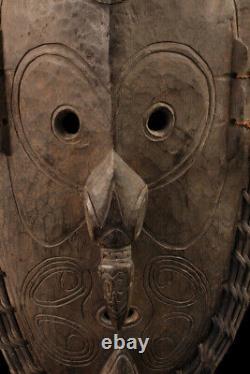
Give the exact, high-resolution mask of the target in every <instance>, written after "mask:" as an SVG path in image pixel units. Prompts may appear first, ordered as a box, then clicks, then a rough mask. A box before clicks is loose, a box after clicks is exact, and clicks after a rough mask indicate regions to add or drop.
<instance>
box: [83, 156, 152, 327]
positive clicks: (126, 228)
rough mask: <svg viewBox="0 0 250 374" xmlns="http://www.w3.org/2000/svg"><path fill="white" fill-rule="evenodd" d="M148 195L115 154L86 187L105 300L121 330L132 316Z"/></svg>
mask: <svg viewBox="0 0 250 374" xmlns="http://www.w3.org/2000/svg"><path fill="white" fill-rule="evenodd" d="M147 194H148V189H147V186H146V184H145V183H144V182H143V180H142V179H141V178H140V177H139V176H138V175H137V174H136V173H135V172H134V171H133V170H132V169H131V168H130V167H129V166H128V165H127V164H126V163H125V162H124V161H123V160H122V159H121V158H120V157H119V156H118V155H117V154H116V153H115V152H114V151H112V152H111V153H110V154H109V155H108V156H107V157H106V158H105V160H104V161H103V162H102V163H101V164H100V165H99V166H98V167H96V168H95V170H94V171H93V172H92V174H91V175H90V177H89V178H88V181H87V183H86V186H85V210H86V221H87V225H88V230H89V233H90V236H91V238H92V240H94V241H96V242H97V243H98V244H99V246H100V247H101V263H100V265H99V275H100V278H101V280H102V285H103V292H104V300H105V302H106V308H107V313H108V315H109V317H110V320H111V322H112V324H113V326H114V327H115V328H116V329H118V330H119V329H120V328H121V327H122V326H123V324H124V321H125V320H126V317H127V316H128V313H129V306H130V299H131V291H132V287H133V276H134V264H133V261H132V255H131V243H132V242H133V241H134V240H135V239H136V238H137V237H138V236H139V234H140V232H141V229H142V225H143V221H144V215H145V211H146V205H147Z"/></svg>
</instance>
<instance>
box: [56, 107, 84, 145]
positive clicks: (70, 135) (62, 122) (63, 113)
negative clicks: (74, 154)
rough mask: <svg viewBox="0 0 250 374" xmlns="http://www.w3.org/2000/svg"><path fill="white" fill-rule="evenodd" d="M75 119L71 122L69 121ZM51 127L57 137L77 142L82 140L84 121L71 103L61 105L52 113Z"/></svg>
mask: <svg viewBox="0 0 250 374" xmlns="http://www.w3.org/2000/svg"><path fill="white" fill-rule="evenodd" d="M70 120H71V121H73V122H72V123H71V124H70V123H69V122H68V121H70ZM51 129H52V132H53V134H54V135H55V137H56V138H57V139H59V140H60V141H62V142H64V143H71V144H75V143H78V142H79V141H80V134H81V130H82V123H81V119H80V115H79V114H78V112H77V110H76V109H75V108H73V107H72V106H69V105H61V106H59V107H58V108H56V110H55V111H54V112H53V113H52V116H51Z"/></svg>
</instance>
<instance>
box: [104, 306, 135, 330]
mask: <svg viewBox="0 0 250 374" xmlns="http://www.w3.org/2000/svg"><path fill="white" fill-rule="evenodd" d="M97 319H98V320H99V322H100V323H101V324H102V325H104V326H105V327H109V328H110V327H112V321H111V318H110V316H109V313H108V311H107V309H106V308H105V307H103V308H101V309H100V310H99V312H98V313H97ZM140 319H141V317H140V314H139V312H138V310H137V309H136V308H133V307H131V308H129V311H128V315H127V318H126V320H125V322H124V326H130V325H134V324H135V323H137V322H138V321H139V320H140Z"/></svg>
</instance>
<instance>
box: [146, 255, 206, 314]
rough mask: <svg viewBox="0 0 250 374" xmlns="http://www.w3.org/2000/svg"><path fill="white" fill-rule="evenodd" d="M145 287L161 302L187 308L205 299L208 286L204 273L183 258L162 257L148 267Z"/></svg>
mask: <svg viewBox="0 0 250 374" xmlns="http://www.w3.org/2000/svg"><path fill="white" fill-rule="evenodd" d="M145 287H146V290H147V291H148V292H150V294H151V295H152V296H153V297H155V298H157V299H158V300H159V301H160V302H162V303H166V304H171V305H173V306H177V307H187V306H191V305H193V304H194V303H196V302H197V301H198V300H199V299H201V298H204V299H205V303H206V298H207V292H208V291H207V290H208V284H207V280H206V278H205V276H204V274H203V273H201V272H200V271H199V270H198V269H196V268H195V267H194V266H193V265H192V264H191V263H190V262H189V261H187V260H185V259H184V258H182V257H174V256H160V257H156V258H155V259H153V260H152V261H151V263H150V264H149V265H148V267H147V269H146V273H145Z"/></svg>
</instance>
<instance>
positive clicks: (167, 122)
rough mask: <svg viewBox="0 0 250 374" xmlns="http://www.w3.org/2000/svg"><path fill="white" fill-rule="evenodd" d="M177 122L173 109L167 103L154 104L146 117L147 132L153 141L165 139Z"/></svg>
mask: <svg viewBox="0 0 250 374" xmlns="http://www.w3.org/2000/svg"><path fill="white" fill-rule="evenodd" d="M174 124H175V114H174V111H173V109H172V108H171V107H170V106H169V105H167V104H165V103H157V104H155V105H153V106H152V107H151V108H150V109H149V110H148V111H147V113H146V116H145V119H144V126H145V134H146V135H147V137H148V138H150V139H151V140H153V141H161V140H165V139H166V138H167V137H168V136H169V135H170V133H171V130H172V129H173V127H174Z"/></svg>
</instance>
